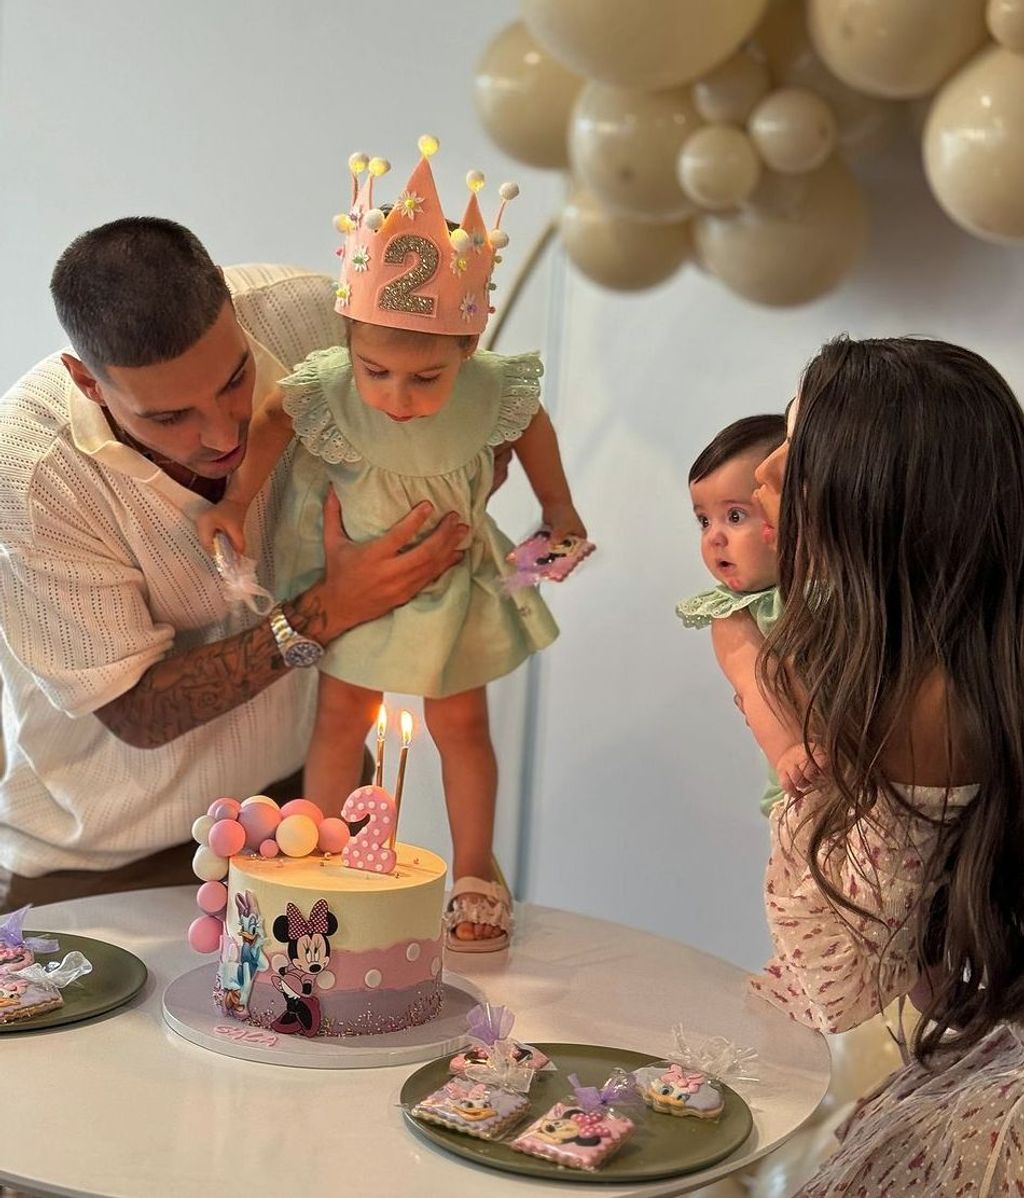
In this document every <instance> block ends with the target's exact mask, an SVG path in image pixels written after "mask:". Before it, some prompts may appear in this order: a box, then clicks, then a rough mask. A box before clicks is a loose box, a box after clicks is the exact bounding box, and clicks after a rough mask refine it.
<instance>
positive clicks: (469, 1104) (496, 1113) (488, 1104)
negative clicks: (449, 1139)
mask: <svg viewBox="0 0 1024 1198" xmlns="http://www.w3.org/2000/svg"><path fill="white" fill-rule="evenodd" d="M529 1109H530V1103H529V1100H528V1099H527V1098H526V1095H525V1094H515V1093H512V1092H511V1091H509V1090H502V1089H501V1088H500V1087H498V1086H488V1085H485V1084H484V1083H483V1082H474V1081H470V1080H469V1079H468V1078H462V1077H453V1078H452V1079H451V1081H449V1082H446V1083H445V1084H444V1085H443V1086H442V1087H441V1088H440V1089H439V1090H435V1091H434V1092H433V1093H432V1094H428V1095H427V1096H426V1098H424V1099H423V1100H422V1101H421V1102H418V1103H417V1104H416V1105H415V1106H414V1107H413V1108H412V1115H413V1117H414V1118H416V1119H422V1120H423V1121H424V1122H426V1123H438V1124H440V1125H441V1127H447V1128H449V1129H450V1130H451V1131H458V1132H462V1133H463V1134H464V1135H467V1136H475V1137H476V1138H477V1139H478V1140H496V1139H498V1138H499V1137H500V1136H501V1135H502V1134H503V1133H504V1132H505V1131H507V1130H508V1129H509V1128H510V1127H514V1126H515V1125H516V1124H517V1123H518V1122H519V1121H520V1120H521V1119H522V1118H523V1116H524V1115H525V1114H526V1112H527V1111H528V1110H529Z"/></svg>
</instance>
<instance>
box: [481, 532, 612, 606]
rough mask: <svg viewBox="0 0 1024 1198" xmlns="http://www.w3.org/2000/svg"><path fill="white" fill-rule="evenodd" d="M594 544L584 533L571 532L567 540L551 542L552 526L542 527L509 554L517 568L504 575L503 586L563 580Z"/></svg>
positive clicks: (591, 550)
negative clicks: (549, 528) (582, 535)
mask: <svg viewBox="0 0 1024 1198" xmlns="http://www.w3.org/2000/svg"><path fill="white" fill-rule="evenodd" d="M594 548H595V547H594V544H593V542H592V541H588V540H586V539H585V538H584V537H573V536H569V537H566V538H565V540H564V541H557V542H552V540H551V533H550V530H548V529H546V528H541V529H539V530H538V531H537V532H535V533H534V534H533V536H531V537H527V539H526V540H525V541H521V542H520V543H519V544H518V545H517V546H516V547H515V548H514V549H513V550H512V551H511V553H509V554H508V556H507V557H506V559H505V560H506V561H508V562H511V564H512V565H513V566H514V567H515V569H514V570H513V571H512V573H511V574H507V575H505V578H504V580H503V581H504V586H505V588H506V589H507V590H509V591H517V590H521V589H522V588H523V587H535V586H539V585H540V584H541V583H542V582H564V581H565V579H566V578H568V577H569V575H570V574H571V573H572V572H573V570H575V569H576V567H577V566H578V565H579V564H580V562H581V561H583V559H584V558H586V557H589V556H590V555H591V554H592V553H593V552H594Z"/></svg>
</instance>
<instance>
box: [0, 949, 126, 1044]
mask: <svg viewBox="0 0 1024 1198" xmlns="http://www.w3.org/2000/svg"><path fill="white" fill-rule="evenodd" d="M23 935H24V936H26V937H28V936H53V937H54V938H55V939H56V940H58V941H59V942H60V950H59V951H58V952H56V953H36V960H37V961H39V963H40V964H42V965H45V964H47V962H49V961H60V960H63V958H64V954H65V953H69V952H71V951H72V950H73V949H78V951H79V952H80V953H81V954H82V955H83V956H84V957H86V958H87V959H88V960H89V962H90V963H91V964H92V973H87V974H86V975H85V977H84V978H79V979H78V981H76V982H72V983H71V985H70V986H65V987H64V989H63V990H62V991H61V997H62V998H63V999H64V1005H63V1006H62V1007H58V1008H57V1009H56V1010H55V1011H45V1012H44V1013H43V1014H42V1015H36V1016H35V1017H34V1018H28V1019H15V1020H13V1021H12V1022H11V1023H0V1032H37V1031H40V1030H41V1029H42V1028H45V1027H61V1026H62V1025H63V1024H65V1023H78V1022H79V1020H81V1019H91V1018H92V1017H93V1016H94V1015H102V1014H103V1013H104V1012H105V1011H112V1010H113V1009H114V1008H115V1007H119V1006H121V1005H122V1004H123V1003H126V1002H129V1001H130V1000H131V999H133V998H134V997H135V995H136V994H138V992H139V991H140V990H141V989H142V987H143V985H144V984H145V981H146V967H145V965H143V963H142V962H141V961H140V960H139V958H138V957H136V956H135V955H134V954H132V953H130V952H128V951H127V949H123V948H118V947H117V945H116V944H107V943H106V941H104V940H92V939H90V938H89V937H88V936H72V935H71V934H70V933H68V932H29V931H26V932H24V933H23Z"/></svg>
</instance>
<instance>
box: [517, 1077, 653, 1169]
mask: <svg viewBox="0 0 1024 1198" xmlns="http://www.w3.org/2000/svg"><path fill="white" fill-rule="evenodd" d="M569 1083H570V1085H571V1086H572V1087H573V1090H572V1093H571V1094H570V1095H569V1096H568V1097H567V1098H566V1099H565V1100H564V1101H563V1102H556V1103H555V1105H554V1106H553V1107H551V1109H550V1110H548V1111H545V1113H544V1114H543V1115H542V1116H541V1117H540V1118H539V1119H537V1120H535V1121H534V1122H533V1123H531V1124H530V1126H529V1127H528V1128H526V1130H525V1131H523V1132H520V1134H519V1135H518V1136H516V1138H515V1139H514V1140H513V1141H512V1143H511V1144H510V1145H509V1147H510V1148H514V1149H515V1150H516V1152H525V1153H526V1154H527V1155H529V1156H539V1157H542V1158H544V1159H545V1160H549V1161H554V1162H555V1164H557V1165H564V1166H565V1167H566V1168H568V1169H585V1170H587V1171H588V1172H596V1171H597V1170H598V1169H600V1168H601V1167H602V1166H603V1165H604V1164H605V1163H606V1162H607V1161H608V1160H609V1158H610V1157H612V1156H614V1154H615V1153H616V1152H618V1150H619V1149H620V1148H621V1147H622V1145H623V1144H624V1143H625V1142H626V1141H627V1140H628V1139H629V1137H630V1136H631V1135H632V1134H633V1132H634V1131H635V1130H636V1124H635V1123H634V1122H633V1120H632V1119H631V1118H630V1117H629V1115H628V1114H625V1113H624V1111H623V1110H622V1107H623V1106H628V1105H629V1102H630V1100H631V1099H635V1091H634V1087H633V1079H632V1077H631V1075H630V1074H628V1073H625V1072H623V1071H622V1070H616V1071H615V1072H614V1073H613V1074H612V1076H611V1077H610V1078H609V1079H608V1080H607V1081H606V1082H605V1084H604V1085H603V1086H583V1085H581V1084H580V1080H579V1078H578V1077H577V1076H576V1075H575V1074H572V1075H571V1076H570V1077H569Z"/></svg>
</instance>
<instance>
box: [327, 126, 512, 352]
mask: <svg viewBox="0 0 1024 1198" xmlns="http://www.w3.org/2000/svg"><path fill="white" fill-rule="evenodd" d="M417 145H418V148H419V151H420V154H421V155H422V157H421V159H420V162H419V163H418V165H417V166H416V168H415V170H414V171H413V172H412V174H411V175H410V176H409V180H408V182H407V183H406V185H405V187H404V188H403V189H402V191H401V192H400V193H399V195H398V197H397V198H396V199H395V201H394V203H393V204H392V205H390V207H389V206H387V205H384V206H378V202H379V197H375V196H374V183H375V182H376V180H378V179H380V178H381V177H382V176H383V175H385V174H387V172H388V171H389V170H390V169H391V164H390V163H389V162H388V161H387V159H386V158H377V157H373V158H370V157H368V156H367V155H366V154H363V153H355V154H352V155H351V156H350V158H349V160H348V165H349V170H350V172H351V174H352V199H351V204H350V209H349V211H348V212H347V213H341V214H340V215H338V216H336V217H335V218H334V225H335V228H336V229H337V230H338V232H339V233H341V234H342V235H343V237H344V238H345V243H344V245H343V246H341V247H340V248H339V250H338V256H339V257H340V258H341V262H342V266H341V274H340V277H339V279H338V286H337V288H336V290H335V295H336V296H337V302H336V303H335V308H336V310H337V311H338V312H340V313H341V314H342V315H343V316H348V317H351V318H352V319H353V320H359V321H363V322H364V323H366V324H377V325H387V326H389V327H391V328H400V329H411V330H413V331H415V332H423V333H433V334H440V335H448V336H459V335H462V336H466V335H474V334H479V333H482V332H483V330H484V327H485V326H486V324H487V318H488V315H489V313H490V312H492V311H493V310H494V309H493V308H491V307H490V304H489V298H490V296H489V293H490V292H491V291H492V290H493V288H494V284H493V283H492V282H491V271H492V270H493V268H494V265H495V262H497V261H500V258H499V257H498V255H497V254H496V251H497V250H500V249H504V247H505V246H506V245H508V235H507V234H506V233H505V232H504V230H503V229H502V228H501V227H500V226H501V219H502V216H503V215H504V211H505V207H506V205H507V204H508V203H509V201H510V200H512V199H514V198H515V197H516V196H517V195H518V194H519V188H518V186H517V185H516V184H515V183H503V184H502V185H501V187H500V188H499V192H498V194H499V196H500V199H501V204H500V207H499V208H498V213H497V216H496V218H495V222H494V226H493V228H491V230H490V231H488V229H487V226H486V224H485V223H484V220H483V217H482V215H481V212H480V206H479V203H478V201H477V194H478V192H479V191H480V190H481V189H482V188H483V187H484V184H485V182H486V180H485V179H484V176H483V174H482V173H481V172H480V171H469V172H468V174H467V175H466V186H467V188H468V189H469V193H470V194H469V200H468V202H467V204H466V208H465V212H464V213H463V216H462V220H461V221H460V223H459V225H458V227H457V228H455V229H454V230H452V231H451V232H449V229H448V223H447V221H446V220H445V216H444V211H443V209H442V207H441V203H440V200H439V199H438V195H437V188H436V185H435V183H434V176H433V172H432V171H431V168H430V161H429V160H430V158H432V157H433V155H435V154H436V153H437V151H438V149H439V148H440V143H439V142H438V140H437V138H436V137H433V136H432V135H430V134H424V135H423V136H422V137H420V139H419V141H418V142H417Z"/></svg>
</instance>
